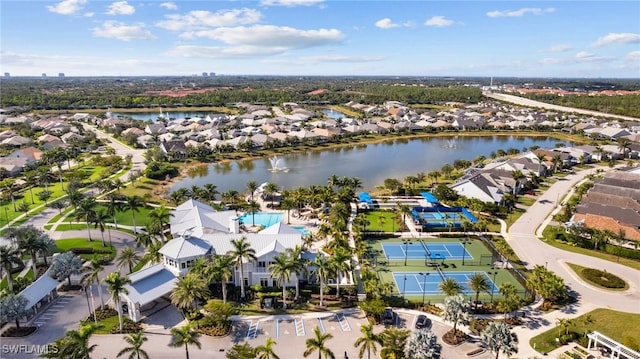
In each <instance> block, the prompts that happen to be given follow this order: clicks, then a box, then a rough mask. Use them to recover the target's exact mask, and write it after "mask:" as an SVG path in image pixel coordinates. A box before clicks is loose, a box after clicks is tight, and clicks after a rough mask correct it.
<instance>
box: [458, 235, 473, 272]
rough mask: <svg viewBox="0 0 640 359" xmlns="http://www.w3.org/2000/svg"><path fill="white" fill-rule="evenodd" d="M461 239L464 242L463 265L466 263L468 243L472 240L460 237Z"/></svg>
mask: <svg viewBox="0 0 640 359" xmlns="http://www.w3.org/2000/svg"><path fill="white" fill-rule="evenodd" d="M460 241H461V242H462V265H464V256H465V254H466V253H467V244H470V243H471V241H469V239H468V238H460Z"/></svg>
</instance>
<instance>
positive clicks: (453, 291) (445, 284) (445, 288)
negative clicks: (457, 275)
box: [438, 278, 462, 297]
mask: <svg viewBox="0 0 640 359" xmlns="http://www.w3.org/2000/svg"><path fill="white" fill-rule="evenodd" d="M438 289H440V291H441V292H442V294H444V295H446V296H447V297H449V296H452V295H458V294H460V293H462V285H460V283H458V281H456V280H455V279H453V278H446V279H445V280H443V281H442V282H440V284H439V285H438Z"/></svg>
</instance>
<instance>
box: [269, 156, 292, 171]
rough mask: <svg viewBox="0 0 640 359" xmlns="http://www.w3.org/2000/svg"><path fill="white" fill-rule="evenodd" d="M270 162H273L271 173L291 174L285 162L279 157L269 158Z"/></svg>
mask: <svg viewBox="0 0 640 359" xmlns="http://www.w3.org/2000/svg"><path fill="white" fill-rule="evenodd" d="M269 162H271V168H270V169H269V172H289V168H288V167H287V166H285V164H284V160H283V159H282V158H280V157H278V156H273V157H271V158H269Z"/></svg>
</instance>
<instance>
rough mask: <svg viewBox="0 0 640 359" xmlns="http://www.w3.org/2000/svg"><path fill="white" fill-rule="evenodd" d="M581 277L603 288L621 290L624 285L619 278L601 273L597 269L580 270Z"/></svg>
mask: <svg viewBox="0 0 640 359" xmlns="http://www.w3.org/2000/svg"><path fill="white" fill-rule="evenodd" d="M582 275H583V276H585V278H587V280H589V281H591V282H593V283H595V284H597V285H599V286H601V287H605V288H614V289H621V288H624V287H625V285H626V283H625V282H624V281H623V280H622V279H620V278H619V277H617V276H615V275H613V274H611V273H607V272H603V271H601V270H599V269H594V268H584V269H583V270H582Z"/></svg>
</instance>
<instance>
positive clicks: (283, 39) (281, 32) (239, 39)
mask: <svg viewBox="0 0 640 359" xmlns="http://www.w3.org/2000/svg"><path fill="white" fill-rule="evenodd" d="M192 35H193V36H194V37H204V38H209V39H213V40H218V41H222V42H225V43H227V44H230V45H243V46H257V47H274V48H284V49H301V48H308V47H314V46H323V45H330V44H337V43H340V42H342V41H343V40H344V38H345V36H344V34H343V33H342V32H340V31H339V30H336V29H318V30H299V29H295V28H292V27H288V26H273V25H254V26H250V27H245V26H238V27H220V28H217V29H211V30H201V31H195V32H194V33H193V34H192Z"/></svg>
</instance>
